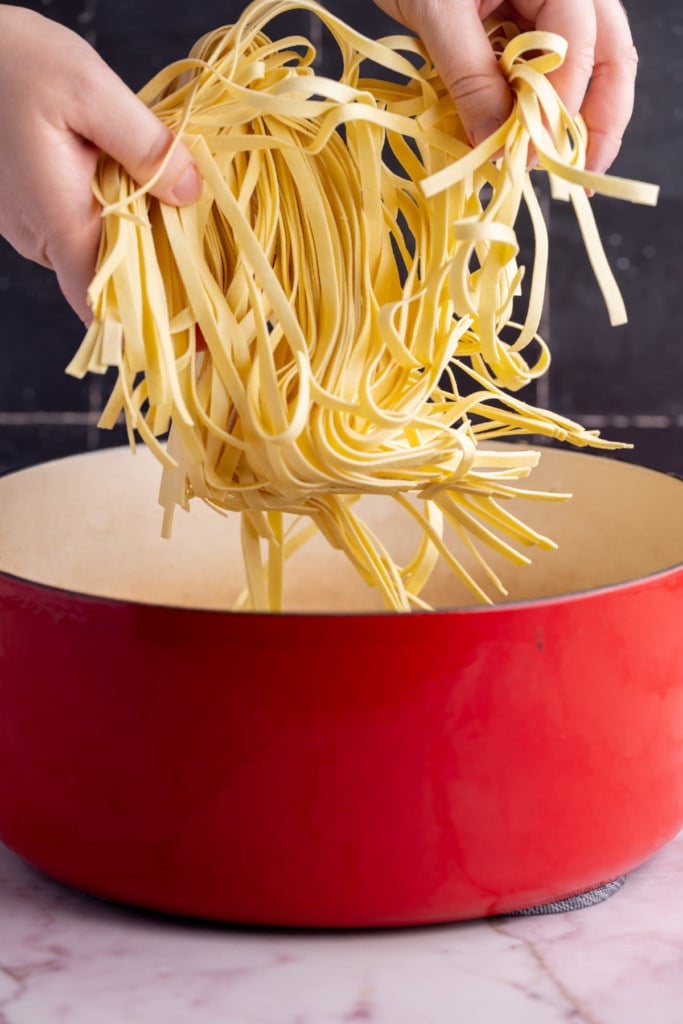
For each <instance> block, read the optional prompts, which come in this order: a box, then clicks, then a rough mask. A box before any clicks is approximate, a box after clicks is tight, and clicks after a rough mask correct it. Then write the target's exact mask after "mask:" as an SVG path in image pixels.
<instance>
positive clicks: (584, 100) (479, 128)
mask: <svg viewBox="0 0 683 1024" xmlns="http://www.w3.org/2000/svg"><path fill="white" fill-rule="evenodd" d="M375 2H376V4H377V6H378V7H381V8H382V10H383V11H386V13H387V14H389V15H391V17H393V18H396V19H397V20H398V21H400V22H402V23H403V24H404V25H406V26H407V27H408V28H410V29H412V30H413V31H414V32H416V33H417V34H418V35H419V36H420V37H421V38H422V41H423V42H424V44H425V46H426V47H427V50H428V51H429V54H430V56H431V58H432V60H433V61H434V63H435V65H436V67H437V69H438V71H439V73H440V75H441V77H442V79H443V81H444V83H445V85H446V86H448V89H449V91H450V93H451V95H452V97H453V99H454V101H455V104H456V106H457V108H458V112H459V114H460V117H461V119H462V122H463V125H464V126H465V129H466V130H467V132H468V134H469V136H470V139H471V140H472V142H473V143H476V142H481V141H482V139H484V138H485V137H486V136H488V135H490V134H492V133H493V132H494V131H495V130H496V128H498V127H499V126H500V125H501V124H502V123H503V121H504V120H505V118H506V116H507V115H508V113H509V112H510V95H509V92H508V89H507V86H506V84H505V82H504V80H503V77H502V75H501V74H500V72H499V70H498V66H497V62H496V59H495V57H494V54H493V51H492V49H491V46H490V45H489V41H488V39H487V36H486V33H485V31H484V29H483V26H482V21H483V20H484V19H485V18H487V17H489V16H490V15H491V14H501V15H502V16H504V17H506V18H509V19H510V20H511V21H515V22H516V23H517V24H518V25H520V27H521V28H536V29H538V30H541V31H546V32H556V33H558V34H559V35H561V36H564V38H565V39H566V40H567V42H568V44H569V50H568V54H567V58H566V60H565V63H564V64H563V65H562V67H560V68H559V69H558V70H557V71H555V72H554V73H553V74H552V75H551V76H549V77H550V78H551V81H552V83H553V85H554V87H555V89H556V90H557V92H558V93H559V95H560V98H561V99H562V100H563V102H564V104H565V106H566V107H567V109H568V110H569V113H570V114H571V115H572V116H574V115H576V114H577V113H579V112H580V113H581V114H582V116H583V118H584V120H585V122H586V126H587V128H588V140H589V141H588V152H587V157H586V164H587V167H588V168H589V169H590V170H594V171H598V172H604V171H606V170H607V168H608V167H609V166H610V165H611V164H612V162H613V160H614V158H615V157H616V155H617V153H618V152H619V148H620V145H621V138H622V135H623V133H624V130H625V128H626V126H627V124H628V122H629V120H630V118H631V114H632V112H633V94H634V86H635V78H636V67H637V54H636V50H635V47H634V45H633V39H632V38H631V32H630V29H629V24H628V18H627V16H626V12H625V10H624V8H623V7H622V5H621V3H620V2H619V0H513V2H504V3H501V0H375Z"/></svg>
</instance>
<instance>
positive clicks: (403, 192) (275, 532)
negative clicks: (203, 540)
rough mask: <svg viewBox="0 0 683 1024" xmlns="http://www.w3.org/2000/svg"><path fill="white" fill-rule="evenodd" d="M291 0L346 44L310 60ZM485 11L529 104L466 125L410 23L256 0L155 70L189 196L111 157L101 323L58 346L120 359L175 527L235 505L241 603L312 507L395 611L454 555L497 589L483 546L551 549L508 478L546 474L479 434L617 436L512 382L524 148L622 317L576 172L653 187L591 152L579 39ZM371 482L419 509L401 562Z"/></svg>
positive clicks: (590, 181) (270, 590)
mask: <svg viewBox="0 0 683 1024" xmlns="http://www.w3.org/2000/svg"><path fill="white" fill-rule="evenodd" d="M293 9H300V10H305V11H308V12H310V13H311V14H312V15H315V16H316V17H317V18H318V19H319V20H320V22H321V23H322V25H323V26H324V29H325V31H326V32H327V33H328V35H329V38H330V40H331V41H333V42H334V44H335V46H336V48H337V51H338V60H339V65H340V70H339V73H338V75H337V76H336V77H335V78H334V79H332V78H329V77H324V76H322V75H321V74H320V73H319V72H318V71H317V70H316V52H315V49H314V47H313V45H312V44H311V42H310V41H309V40H308V39H306V38H303V37H298V36H287V37H285V38H278V37H277V35H276V31H275V30H276V28H277V26H276V24H271V23H272V22H276V19H277V17H278V15H280V14H283V13H286V12H288V11H291V10H293ZM489 31H490V38H491V42H492V45H493V47H494V49H495V51H496V53H497V55H498V58H499V62H500V67H501V69H502V70H503V72H504V74H505V75H506V77H507V80H508V82H509V84H510V88H511V91H512V94H513V98H514V107H513V110H512V113H511V114H510V116H509V118H508V120H507V121H506V122H505V124H504V125H502V127H501V128H500V129H499V130H498V131H497V132H496V133H495V134H494V135H493V136H492V137H491V138H489V139H487V140H486V141H485V142H483V143H482V144H481V145H479V146H477V147H476V148H472V147H471V146H470V145H469V143H468V141H467V137H466V135H465V132H464V130H463V127H462V124H461V123H460V120H459V118H458V116H457V113H456V111H455V108H454V105H453V103H452V101H451V100H450V98H449V96H448V94H447V91H446V89H445V87H444V85H443V83H442V82H441V80H440V79H439V76H438V74H437V73H436V71H435V68H434V67H433V65H432V64H431V62H430V60H429V58H428V56H427V54H426V53H425V52H424V50H423V48H422V46H421V44H420V42H419V41H418V40H417V39H415V38H413V37H411V36H408V35H396V36H391V37H388V38H385V39H381V40H371V39H369V38H367V37H365V36H364V35H362V34H361V33H359V32H357V31H355V30H354V29H353V28H351V27H350V26H349V25H346V24H344V23H343V22H342V21H340V20H339V19H338V18H336V17H333V16H332V15H331V14H330V13H329V12H328V11H326V10H325V9H324V7H322V6H321V5H320V4H318V3H316V2H314V0H299V2H294V0H256V2H255V3H252V4H250V5H249V6H248V7H247V8H246V10H245V11H244V13H243V15H242V17H241V18H240V19H239V21H238V22H237V23H236V24H234V25H231V26H226V27H223V28H220V29H218V30H217V31H215V32H212V33H210V34H209V35H207V36H205V37H204V38H203V39H202V40H200V41H199V43H198V44H197V45H196V46H195V47H194V49H193V50H192V52H191V54H190V56H189V57H188V58H187V59H186V60H183V61H180V62H178V63H176V64H174V65H172V66H170V67H169V68H167V69H165V70H164V71H162V72H161V73H160V74H158V75H157V76H156V77H155V78H154V79H153V80H152V81H151V82H150V83H149V84H148V85H147V86H146V88H145V89H144V90H143V91H142V93H141V97H142V99H143V100H144V101H145V102H146V103H147V104H148V105H149V106H150V107H151V108H152V109H153V110H154V112H155V113H156V114H157V115H158V116H159V117H160V118H161V119H162V120H163V121H164V122H165V123H166V124H167V125H168V126H169V127H170V128H171V129H172V130H173V131H174V132H175V133H176V134H177V135H178V137H179V138H182V139H183V141H184V142H185V144H186V145H188V146H189V147H190V149H191V150H192V152H193V155H194V158H195V160H196V162H197V165H198V167H199V170H200V172H201V174H202V176H203V179H204V182H205V188H204V193H203V195H202V197H201V198H200V200H199V201H198V202H197V203H195V204H194V205H192V206H190V207H185V208H181V209H178V208H175V207H172V206H169V205H166V204H164V203H161V202H159V201H157V200H156V199H154V198H153V197H152V196H151V195H150V193H149V189H150V188H151V187H152V185H153V181H152V182H147V183H146V184H145V185H144V186H142V187H140V186H138V185H137V184H136V183H135V182H133V181H132V180H131V179H130V178H129V176H128V175H127V174H126V173H125V171H124V170H123V169H122V168H121V167H120V166H119V165H118V164H117V163H116V162H114V161H113V160H112V159H110V158H108V157H106V156H103V157H102V158H101V160H100V162H99V166H98V171H97V176H96V181H95V183H94V190H95V194H96V196H97V199H98V200H99V202H100V204H101V206H102V241H101V247H100V253H99V259H98V267H97V272H96V274H95V277H94V279H93V281H92V283H91V286H90V290H89V302H90V305H91V307H92V310H93V314H94V320H93V323H92V326H91V327H90V329H89V330H88V332H87V334H86V337H85V339H84V340H83V343H82V345H81V347H80V349H79V351H78V352H77V354H76V356H75V358H74V359H73V361H72V363H71V364H70V366H69V368H68V370H69V372H70V373H72V374H75V375H77V376H83V375H84V374H86V373H87V372H89V371H90V372H104V371H105V370H106V369H108V368H109V367H115V368H116V371H117V378H116V383H115V386H114V387H113V390H112V393H111V396H110V398H109V400H108V403H107V405H106V408H105V409H104V412H103V415H102V419H101V425H102V426H103V427H111V426H112V425H113V424H114V423H115V422H116V421H117V419H118V417H119V415H120V414H121V412H123V414H124V416H125V419H126V422H127V425H128V428H129V436H130V439H131V444H133V445H134V444H135V435H138V436H139V437H140V438H141V439H142V441H143V442H144V443H145V444H147V445H148V446H149V447H150V448H151V449H152V451H153V452H154V454H155V455H156V456H157V458H158V459H159V462H160V463H161V465H162V467H163V469H162V483H161V491H160V501H161V504H162V506H163V507H164V510H165V511H164V525H163V530H164V532H165V534H166V535H169V534H170V532H171V526H172V517H173V511H174V508H176V507H177V506H180V507H181V508H184V509H187V508H188V507H189V503H190V501H191V500H192V499H200V500H202V501H204V502H207V503H208V504H209V505H211V506H213V507H214V508H216V509H217V510H219V511H221V512H227V513H228V514H233V513H234V514H237V515H239V516H240V517H241V530H242V547H243V553H244V563H245V570H246V579H247V588H246V591H245V595H244V598H243V600H242V602H241V605H240V606H241V607H245V608H254V609H271V610H278V609H280V608H281V606H282V579H283V573H284V571H285V563H286V560H287V558H288V557H289V555H290V554H291V553H292V552H293V551H294V550H296V548H297V547H299V546H300V545H301V544H303V543H305V541H306V539H307V538H308V537H309V536H310V535H311V533H312V532H313V531H315V530H319V531H320V532H321V533H322V534H323V535H324V537H325V538H326V539H327V541H329V543H330V544H331V545H333V546H334V547H335V548H338V549H340V550H342V551H343V552H344V553H345V554H346V555H347V556H348V558H349V559H350V560H351V562H352V563H353V565H354V566H355V568H356V570H357V571H358V572H359V573H360V575H361V576H362V577H363V579H364V580H365V581H366V582H367V583H368V584H369V585H371V586H373V587H376V588H378V589H379V591H380V592H381V595H382V598H383V602H384V604H385V606H386V608H387V609H391V610H397V611H408V610H410V609H413V608H426V607H427V606H426V605H425V603H424V601H423V600H422V598H421V597H420V593H421V591H422V589H423V587H424V585H425V583H426V581H427V580H428V578H429V576H430V573H431V571H432V569H433V567H434V565H435V564H436V562H437V561H438V560H439V559H444V560H445V561H446V562H447V563H448V565H449V566H450V567H451V568H452V570H453V572H454V574H455V575H456V576H457V577H458V578H459V579H460V580H461V581H462V584H463V585H464V586H466V587H469V588H470V590H471V591H472V593H473V594H474V595H476V597H477V598H478V599H479V600H481V601H490V600H491V592H493V593H495V592H499V593H505V589H504V584H503V582H502V581H501V580H499V579H498V578H497V577H496V575H495V574H494V573H493V572H492V571H491V569H490V568H489V566H488V563H487V560H486V556H485V552H486V550H487V549H490V550H495V551H498V552H502V553H503V554H504V555H506V556H507V557H508V558H509V559H510V560H511V562H513V563H517V564H524V563H525V562H528V560H529V559H528V555H527V553H526V552H525V550H524V549H525V548H529V547H531V546H534V545H535V546H540V547H552V546H553V542H552V540H550V539H549V538H547V537H544V536H541V535H539V534H537V533H536V532H535V531H534V530H532V529H531V528H530V527H528V526H526V525H525V524H524V523H523V522H521V521H520V519H519V518H518V517H516V516H515V515H514V514H513V512H511V511H510V505H511V499H514V498H515V496H517V495H519V494H524V495H525V496H527V497H528V496H530V495H531V496H537V497H539V498H548V499H552V498H557V497H558V496H557V495H554V494H553V495H550V494H542V493H536V492H534V491H530V490H528V489H527V488H526V487H525V486H523V485H522V483H521V481H522V480H524V478H526V477H527V476H528V475H529V473H530V472H531V470H532V469H533V467H534V465H536V463H537V461H538V458H539V452H538V451H533V450H530V449H529V448H527V447H522V446H514V445H508V446H505V447H504V448H503V449H496V448H495V445H494V446H493V447H491V445H490V444H485V445H484V444H483V442H494V441H495V440H496V439H499V438H517V437H520V436H524V435H527V436H528V435H541V436H545V437H548V438H554V439H557V440H560V441H565V442H569V443H571V444H573V445H590V446H593V447H603V448H609V447H616V445H614V444H612V443H611V442H609V441H606V440H604V439H603V438H601V437H600V435H599V434H598V432H596V431H590V430H585V429H584V428H583V427H582V426H581V425H580V424H578V423H576V422H573V421H571V420H569V419H567V418H565V417H563V416H560V415H558V414H556V413H553V412H551V411H548V410H545V409H540V408H535V407H534V406H532V405H530V404H528V403H527V402H525V401H523V400H522V399H521V398H520V397H517V393H518V392H519V391H520V389H521V388H522V387H524V386H525V385H527V384H529V383H530V382H531V381H533V380H534V379H536V378H538V377H539V376H541V375H542V374H543V373H545V372H546V370H547V368H548V364H549V358H550V356H549V350H548V346H547V344H546V342H545V341H544V340H543V339H542V338H541V337H539V334H538V330H539V322H540V319H541V311H542V305H543V300H544V292H545V279H546V269H547V258H548V237H547V230H546V226H545V223H544V218H543V215H542V210H541V206H540V203H539V200H538V198H537V195H536V191H535V189H534V186H533V183H532V178H531V176H530V174H529V172H528V171H527V157H528V151H529V146H530V144H531V145H533V147H534V149H535V151H536V154H537V157H538V168H539V170H540V171H544V172H545V173H546V174H547V176H548V178H549V180H550V186H551V190H552V193H553V195H554V196H555V197H557V198H560V199H563V200H566V201H570V202H571V203H572V204H573V206H574V209H575V211H576V215H577V218H578V222H579V225H580V228H581V231H582V233H583V237H584V239H585V242H586V246H587V249H588V253H589V257H590V260H591V263H592V266H593V269H594V271H595V275H596V278H597V281H598V284H599V286H600V288H601V290H602V293H603V295H604V298H605V302H606V305H607V309H608V312H609V315H610V319H611V321H612V323H620V322H623V320H624V319H625V310H624V305H623V302H622V299H621V296H620V294H619V290H618V288H617V285H616V282H615V280H614V277H613V276H612V273H611V271H610V268H609V266H608V263H607V260H606V258H605V254H604V251H603V249H602V246H601V244H600V240H599V236H598V233H597V230H596V228H595V223H594V220H593V216H592V212H591V204H590V202H589V200H588V198H587V195H586V190H587V189H588V190H593V191H594V192H599V193H603V194H606V195H611V196H615V197H617V198H621V199H627V200H630V201H633V202H638V203H646V204H652V203H654V202H656V198H657V189H656V188H655V187H654V186H652V185H648V184H643V183H639V182H633V181H626V180H623V179H620V178H616V177H607V176H602V175H597V174H594V173H591V172H588V171H587V170H586V169H585V153H586V132H585V128H584V126H583V124H582V122H581V120H580V119H579V118H576V119H572V118H571V117H570V116H569V115H568V114H567V112H566V110H565V109H564V107H563V106H562V104H561V102H560V100H559V98H558V96H557V95H556V93H555V91H554V90H553V88H552V86H551V84H550V82H549V81H548V78H547V75H548V73H549V72H551V71H552V70H554V69H555V68H556V67H558V66H559V65H560V64H561V62H562V60H563V58H564V55H565V49H566V44H565V42H564V40H562V39H561V38H559V37H557V36H555V35H552V34H550V33H546V32H528V33H523V34H518V31H517V29H516V28H515V26H513V25H511V24H509V23H506V22H495V23H492V24H491V25H490V26H489ZM522 206H525V207H526V210H527V211H528V216H529V218H530V222H531V225H532V227H533V233H534V239H535V244H534V253H533V260H532V265H531V267H530V268H528V269H527V268H525V267H523V266H522V265H520V264H519V263H518V252H519V246H518V241H517V236H516V232H515V225H516V222H517V219H518V216H519V214H520V208H521V207H522ZM520 308H521V313H520V312H519V310H520ZM169 431H170V434H169ZM167 435H168V440H167V441H166V437H167ZM363 494H377V495H382V496H384V498H385V499H386V500H387V501H393V502H395V503H397V505H398V506H399V507H400V508H401V510H402V512H403V514H405V516H406V517H407V518H410V519H413V520H416V521H417V522H418V524H419V527H420V531H421V534H420V535H421V538H422V539H421V541H420V543H419V545H418V548H417V550H416V552H415V555H414V557H413V558H412V560H411V561H410V562H409V563H408V564H406V565H399V564H397V563H396V562H395V561H394V559H393V558H392V556H391V554H390V552H389V551H387V550H386V548H385V547H384V545H383V543H382V538H381V537H378V536H374V535H373V534H372V533H371V531H370V530H369V529H368V527H367V526H366V525H365V524H364V523H363V521H362V519H361V517H360V516H359V515H358V513H357V510H356V508H355V505H356V501H357V498H358V497H359V496H360V495H363ZM291 516H293V519H291V518H290V517H291ZM446 523H448V524H449V530H448V534H447V533H446V531H445V528H444V527H445V524H446ZM447 535H448V538H449V540H448V541H447V539H446V537H447ZM460 546H462V549H465V548H466V549H468V550H469V551H470V552H474V554H475V557H476V561H477V564H478V566H479V568H480V570H481V572H480V575H479V576H478V578H475V575H474V574H473V573H472V572H470V571H467V570H466V569H465V568H464V566H463V564H462V561H461V558H459V557H458V549H459V547H460Z"/></svg>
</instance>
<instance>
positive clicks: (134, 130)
mask: <svg viewBox="0 0 683 1024" xmlns="http://www.w3.org/2000/svg"><path fill="white" fill-rule="evenodd" d="M84 74H85V76H86V79H87V89H86V90H85V92H84V93H83V95H84V99H83V100H82V101H80V102H78V103H76V104H74V107H73V110H72V111H71V112H70V116H69V122H68V123H69V127H70V128H71V130H72V131H74V132H77V133H78V134H79V135H81V136H83V138H86V139H88V140H90V141H91V142H93V143H94V144H95V145H96V146H98V147H99V148H100V149H102V150H103V151H104V152H105V153H108V154H109V155H110V156H112V157H113V158H114V159H115V160H117V161H118V162H119V163H120V164H122V165H123V167H125V169H126V170H127V171H128V173H129V174H130V175H131V177H132V178H134V179H135V181H137V182H138V183H139V184H141V185H144V184H145V182H147V181H149V180H150V178H151V177H152V176H153V175H154V174H155V172H156V171H157V170H158V169H159V166H160V164H161V163H162V161H163V159H164V157H165V156H166V154H167V153H168V151H169V149H170V147H171V144H172V143H173V135H172V133H171V132H170V131H169V129H168V128H167V127H166V126H165V125H163V124H162V123H161V121H159V119H158V118H157V117H156V116H155V115H154V114H153V113H152V112H151V111H150V110H149V109H148V108H147V107H146V106H145V105H144V103H142V102H141V100H139V99H138V97H137V96H136V95H135V94H134V93H133V92H132V91H131V90H130V89H129V88H128V87H127V86H126V85H125V84H124V83H123V82H122V81H121V79H120V78H119V77H118V75H116V74H115V73H114V71H112V70H111V68H109V67H108V66H107V65H106V64H105V63H104V61H102V60H101V59H100V58H99V57H98V56H97V54H95V53H94V51H93V52H92V56H91V60H90V62H89V65H88V67H87V68H86V69H85V71H84ZM150 191H151V193H152V195H155V196H156V197H157V198H158V199H161V200H163V201H164V202H167V203H173V204H176V205H184V204H187V203H192V202H194V201H195V200H196V199H198V198H199V196H200V195H201V191H202V180H201V177H200V175H199V172H198V171H197V168H196V166H195V163H194V161H193V159H192V156H191V154H190V152H189V150H188V149H187V147H186V146H184V145H183V144H182V143H178V144H177V145H176V147H175V149H174V151H173V153H172V155H171V157H170V159H169V161H168V164H167V165H166V167H165V168H164V170H163V173H162V175H161V177H160V178H159V180H158V181H157V182H156V183H155V185H154V186H153V187H152V188H151V189H150Z"/></svg>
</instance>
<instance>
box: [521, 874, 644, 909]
mask: <svg viewBox="0 0 683 1024" xmlns="http://www.w3.org/2000/svg"><path fill="white" fill-rule="evenodd" d="M625 881H626V876H625V875H624V876H622V877H621V878H615V879H614V880H613V881H612V882H605V884H604V885H599V886H597V888H595V889H589V890H588V892H580V893H578V894H577V895H576V896H567V897H566V898H565V899H563V900H554V901H553V902H552V903H541V904H539V906H537V907H525V908H524V910H511V911H510V912H509V913H507V914H505V915H504V916H505V917H535V916H536V915H538V914H564V913H566V911H568V910H585V909H586V907H594V906H595V905H596V903H604V902H605V900H608V899H609V898H610V897H611V896H614V894H615V893H617V892H619V890H620V889H621V887H622V885H623V884H624V882H625Z"/></svg>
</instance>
